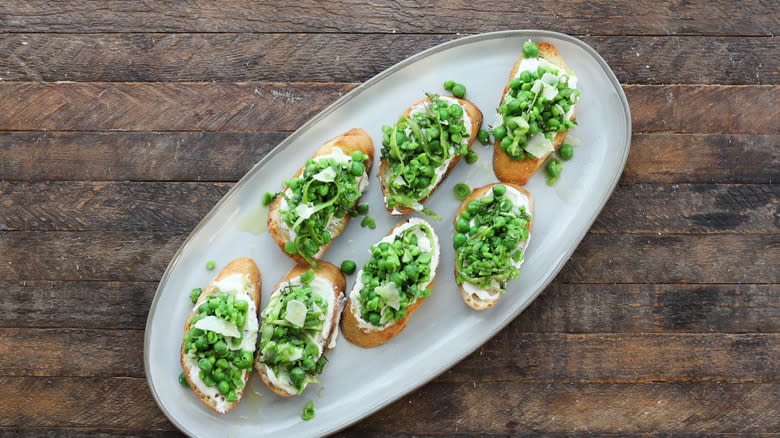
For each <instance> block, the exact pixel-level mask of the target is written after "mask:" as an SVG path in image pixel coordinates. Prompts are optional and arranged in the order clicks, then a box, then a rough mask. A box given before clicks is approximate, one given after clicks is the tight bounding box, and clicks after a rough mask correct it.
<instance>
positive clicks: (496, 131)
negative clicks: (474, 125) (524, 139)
mask: <svg viewBox="0 0 780 438" xmlns="http://www.w3.org/2000/svg"><path fill="white" fill-rule="evenodd" d="M493 137H495V138H496V140H501V139H503V138H504V137H506V127H505V126H504V125H499V126H496V127H495V128H493Z"/></svg>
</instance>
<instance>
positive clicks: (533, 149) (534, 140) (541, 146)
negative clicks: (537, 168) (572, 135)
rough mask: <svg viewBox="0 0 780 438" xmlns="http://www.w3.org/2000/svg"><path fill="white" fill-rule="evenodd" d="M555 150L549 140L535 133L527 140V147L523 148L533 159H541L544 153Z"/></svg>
mask: <svg viewBox="0 0 780 438" xmlns="http://www.w3.org/2000/svg"><path fill="white" fill-rule="evenodd" d="M554 150H555V148H554V147H553V144H552V142H551V141H550V140H548V139H547V137H545V136H544V134H542V133H540V132H537V133H536V134H534V135H532V136H531V138H530V139H528V145H526V147H525V151H526V152H528V153H529V154H531V155H533V156H534V157H537V158H541V157H543V156H544V155H545V154H546V153H548V152H552V151H554Z"/></svg>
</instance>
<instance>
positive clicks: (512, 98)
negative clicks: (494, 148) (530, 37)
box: [493, 41, 580, 160]
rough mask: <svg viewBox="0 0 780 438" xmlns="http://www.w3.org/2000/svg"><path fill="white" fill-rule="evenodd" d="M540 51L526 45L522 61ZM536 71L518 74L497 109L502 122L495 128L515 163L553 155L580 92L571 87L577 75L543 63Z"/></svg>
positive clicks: (572, 123) (499, 139)
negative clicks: (554, 140)
mask: <svg viewBox="0 0 780 438" xmlns="http://www.w3.org/2000/svg"><path fill="white" fill-rule="evenodd" d="M538 56H539V48H538V46H537V45H536V44H534V43H533V42H532V41H526V42H525V43H524V44H523V58H537V57H538ZM540 62H541V65H540V66H539V67H538V68H537V69H536V70H535V71H522V72H519V74H518V75H517V77H515V78H514V79H512V80H511V81H510V82H509V90H508V91H507V94H506V95H505V96H504V100H503V101H502V102H501V106H500V107H499V108H498V113H499V114H500V115H501V119H502V123H501V124H500V125H499V126H495V127H494V128H493V136H494V137H495V138H496V140H498V142H499V147H500V148H501V150H503V151H504V152H506V154H507V155H508V156H509V158H511V159H513V160H523V159H525V158H526V157H530V158H539V157H542V156H544V155H545V154H546V153H548V152H552V150H553V146H552V140H553V138H554V137H555V135H556V134H557V133H559V132H565V131H566V130H567V129H569V128H572V127H573V126H574V124H575V123H576V122H574V121H573V120H572V119H571V118H570V116H567V114H570V110H571V108H572V107H573V106H574V105H575V104H576V103H577V100H578V98H579V95H580V91H579V90H577V89H575V88H572V87H570V86H569V84H570V83H571V81H570V80H569V79H570V78H572V77H573V76H574V74H573V73H571V72H568V73H567V72H564V71H563V70H562V69H559V68H558V67H557V66H555V65H553V64H551V63H549V62H546V61H544V60H540Z"/></svg>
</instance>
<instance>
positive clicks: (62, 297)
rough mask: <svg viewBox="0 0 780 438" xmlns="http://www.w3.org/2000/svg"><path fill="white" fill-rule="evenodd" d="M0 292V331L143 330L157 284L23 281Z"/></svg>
mask: <svg viewBox="0 0 780 438" xmlns="http://www.w3.org/2000/svg"><path fill="white" fill-rule="evenodd" d="M0 290H2V291H3V293H2V294H0V309H3V318H2V320H1V321H0V327H11V328H12V327H34V328H76V327H77V328H83V329H134V330H143V328H144V327H145V325H146V317H147V315H148V314H149V308H150V306H151V305H152V299H154V294H155V292H156V291H157V283H156V282H113V281H109V282H104V281H66V282H60V281H24V282H15V283H0ZM95 297H100V311H96V310H95V304H94V303H95Z"/></svg>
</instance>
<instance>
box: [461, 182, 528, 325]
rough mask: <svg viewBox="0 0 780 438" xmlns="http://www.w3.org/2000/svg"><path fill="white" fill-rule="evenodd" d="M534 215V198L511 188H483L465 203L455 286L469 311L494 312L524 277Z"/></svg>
mask: <svg viewBox="0 0 780 438" xmlns="http://www.w3.org/2000/svg"><path fill="white" fill-rule="evenodd" d="M533 210H534V206H533V199H532V198H531V194H530V193H528V191H526V190H525V189H523V188H522V187H520V186H518V185H515V184H511V183H506V184H500V183H495V184H488V185H486V186H483V187H479V188H477V189H475V190H474V191H473V192H472V193H471V194H470V195H469V196H468V197H467V198H466V199H465V200H464V201H463V203H461V205H460V207H459V208H458V211H457V212H456V213H455V219H454V221H453V225H454V227H455V236H454V237H453V246H454V247H455V282H456V283H457V284H458V288H459V289H460V294H461V296H462V297H463V300H464V301H465V302H466V304H468V305H469V306H470V307H472V308H474V309H476V310H484V309H487V308H489V307H492V306H493V305H494V304H495V303H496V302H497V301H498V299H499V298H500V297H501V294H502V293H504V292H505V291H506V285H507V282H508V281H509V280H514V279H516V278H517V276H518V275H519V274H520V265H521V264H522V263H523V260H524V255H525V254H524V252H525V248H526V246H527V245H528V242H529V241H530V239H531V217H532V216H533Z"/></svg>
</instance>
